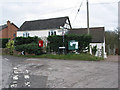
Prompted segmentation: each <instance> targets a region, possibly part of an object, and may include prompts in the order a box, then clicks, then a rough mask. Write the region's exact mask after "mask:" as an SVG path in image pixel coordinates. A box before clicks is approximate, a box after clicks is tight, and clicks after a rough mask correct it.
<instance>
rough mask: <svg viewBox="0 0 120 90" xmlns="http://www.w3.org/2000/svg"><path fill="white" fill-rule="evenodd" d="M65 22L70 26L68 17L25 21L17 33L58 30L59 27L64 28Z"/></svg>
mask: <svg viewBox="0 0 120 90" xmlns="http://www.w3.org/2000/svg"><path fill="white" fill-rule="evenodd" d="M66 20H68V22H69V24H70V20H69V18H68V17H59V18H51V19H42V20H34V21H25V22H24V23H23V24H22V26H21V27H20V29H19V30H18V31H27V30H29V31H32V30H46V29H59V28H60V26H64V24H65V23H66ZM70 27H71V25H70Z"/></svg>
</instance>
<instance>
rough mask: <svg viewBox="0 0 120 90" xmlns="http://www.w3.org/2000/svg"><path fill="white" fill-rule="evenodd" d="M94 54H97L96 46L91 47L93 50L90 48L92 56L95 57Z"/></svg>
mask: <svg viewBox="0 0 120 90" xmlns="http://www.w3.org/2000/svg"><path fill="white" fill-rule="evenodd" d="M96 52H97V45H96V46H93V48H92V54H93V55H95V54H96Z"/></svg>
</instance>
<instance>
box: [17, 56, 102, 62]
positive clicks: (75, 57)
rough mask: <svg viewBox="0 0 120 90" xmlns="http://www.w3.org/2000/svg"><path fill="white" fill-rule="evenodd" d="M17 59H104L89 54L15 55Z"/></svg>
mask: <svg viewBox="0 0 120 90" xmlns="http://www.w3.org/2000/svg"><path fill="white" fill-rule="evenodd" d="M17 56H19V57H29V58H49V59H63V60H83V61H100V60H104V58H101V57H96V56H93V55H90V54H67V55H53V54H43V55H24V56H23V55H17Z"/></svg>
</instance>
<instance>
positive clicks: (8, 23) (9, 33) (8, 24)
mask: <svg viewBox="0 0 120 90" xmlns="http://www.w3.org/2000/svg"><path fill="white" fill-rule="evenodd" d="M7 26H8V38H11V23H10V21H9V20H8V21H7Z"/></svg>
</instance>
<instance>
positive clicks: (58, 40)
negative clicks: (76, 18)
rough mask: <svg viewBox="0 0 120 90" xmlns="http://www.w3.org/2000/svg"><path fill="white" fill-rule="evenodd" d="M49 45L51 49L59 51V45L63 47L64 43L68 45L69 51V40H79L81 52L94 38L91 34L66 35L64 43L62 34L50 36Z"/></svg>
mask: <svg viewBox="0 0 120 90" xmlns="http://www.w3.org/2000/svg"><path fill="white" fill-rule="evenodd" d="M47 39H48V42H49V43H48V47H50V50H51V51H54V52H58V49H59V47H62V46H63V44H64V46H65V47H66V51H67V52H69V51H70V50H68V41H70V40H76V41H78V44H79V47H78V48H79V49H78V51H79V52H82V51H83V50H84V49H85V48H86V47H88V46H89V43H90V42H91V40H92V37H91V36H90V35H74V34H71V35H65V36H64V43H63V37H62V36H58V35H56V36H49V37H48V38H47Z"/></svg>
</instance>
